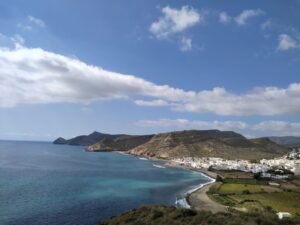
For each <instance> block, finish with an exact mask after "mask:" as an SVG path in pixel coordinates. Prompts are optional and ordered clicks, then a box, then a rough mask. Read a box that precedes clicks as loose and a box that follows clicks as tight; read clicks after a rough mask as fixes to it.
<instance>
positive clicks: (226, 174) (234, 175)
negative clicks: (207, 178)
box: [218, 170, 253, 179]
mask: <svg viewBox="0 0 300 225" xmlns="http://www.w3.org/2000/svg"><path fill="white" fill-rule="evenodd" d="M218 174H219V175H221V176H222V177H223V178H224V179H253V174H252V173H248V172H243V171H238V170H218Z"/></svg>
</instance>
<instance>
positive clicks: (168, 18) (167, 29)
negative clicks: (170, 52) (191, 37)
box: [149, 6, 203, 38]
mask: <svg viewBox="0 0 300 225" xmlns="http://www.w3.org/2000/svg"><path fill="white" fill-rule="evenodd" d="M162 13H163V16H162V17H160V18H159V19H158V20H157V21H155V22H153V23H152V24H151V26H150V29H149V30H150V32H151V33H153V34H154V35H155V36H156V37H157V38H166V37H168V36H169V35H170V34H173V33H178V32H182V31H184V30H186V29H188V28H190V27H193V26H195V25H196V24H198V23H201V22H202V20H203V18H202V16H201V15H200V13H199V12H198V11H197V10H195V9H193V8H191V7H189V6H182V7H181V9H176V8H171V7H169V6H166V7H164V8H162Z"/></svg>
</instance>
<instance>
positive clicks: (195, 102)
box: [0, 0, 300, 141]
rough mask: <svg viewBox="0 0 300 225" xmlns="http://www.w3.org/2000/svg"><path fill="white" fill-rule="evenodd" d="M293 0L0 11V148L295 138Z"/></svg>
mask: <svg viewBox="0 0 300 225" xmlns="http://www.w3.org/2000/svg"><path fill="white" fill-rule="evenodd" d="M299 12H300V1H298V0H290V1H284V0H272V1H271V0H264V1H261V0H252V1H230V3H229V2H227V1H221V0H219V1H217V0H202V1H199V0H192V1H177V0H168V1H167V0H166V1H156V0H152V1H148V0H130V1H121V0H110V1H100V0H85V1H84V0H78V1H71V0H59V1H58V0H51V1H50V0H48V1H46V0H45V1H38V0H36V1H34V0H27V1H21V0H19V1H16V0H9V1H8V0H3V1H1V2H0V139H12V140H42V141H50V140H53V139H55V138H56V137H58V136H62V137H65V138H70V137H73V136H75V135H79V134H89V133H91V132H93V131H95V130H96V131H99V132H104V133H112V134H119V133H127V134H149V133H157V132H166V131H173V130H184V129H199V130H203V129H219V130H233V131H236V132H239V133H241V134H243V135H245V136H246V137H249V138H251V137H260V136H273V135H276V136H286V135H294V136H300V13H299Z"/></svg>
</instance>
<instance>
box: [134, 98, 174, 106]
mask: <svg viewBox="0 0 300 225" xmlns="http://www.w3.org/2000/svg"><path fill="white" fill-rule="evenodd" d="M134 103H135V104H136V105H139V106H168V105H170V104H169V103H168V102H167V101H164V100H161V99H156V100H152V101H145V100H135V101H134Z"/></svg>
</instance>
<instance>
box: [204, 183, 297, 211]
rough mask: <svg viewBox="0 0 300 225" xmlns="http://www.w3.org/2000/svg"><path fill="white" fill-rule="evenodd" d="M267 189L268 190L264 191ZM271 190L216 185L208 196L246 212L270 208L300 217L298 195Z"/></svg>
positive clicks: (246, 185) (228, 184) (245, 186)
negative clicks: (243, 209)
mask: <svg viewBox="0 0 300 225" xmlns="http://www.w3.org/2000/svg"><path fill="white" fill-rule="evenodd" d="M268 187H270V188H269V190H268V191H266V189H268ZM272 188H273V187H271V186H266V185H264V186H262V185H259V184H239V183H218V184H216V185H213V186H212V187H211V189H210V192H209V196H210V197H211V198H212V199H213V200H215V201H217V202H219V203H221V204H223V205H228V206H231V207H237V208H246V209H248V210H252V209H264V208H266V207H272V208H273V210H275V211H278V212H279V211H284V212H290V213H292V214H294V215H300V193H297V192H292V191H289V192H287V191H284V190H282V189H280V188H273V189H272ZM272 190H273V191H272Z"/></svg>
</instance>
